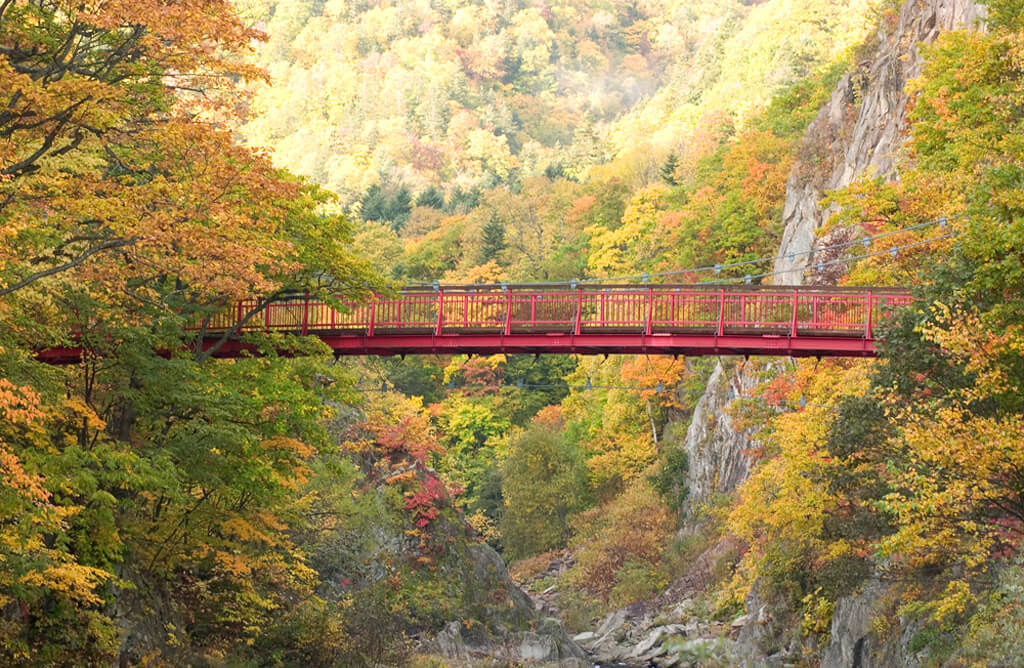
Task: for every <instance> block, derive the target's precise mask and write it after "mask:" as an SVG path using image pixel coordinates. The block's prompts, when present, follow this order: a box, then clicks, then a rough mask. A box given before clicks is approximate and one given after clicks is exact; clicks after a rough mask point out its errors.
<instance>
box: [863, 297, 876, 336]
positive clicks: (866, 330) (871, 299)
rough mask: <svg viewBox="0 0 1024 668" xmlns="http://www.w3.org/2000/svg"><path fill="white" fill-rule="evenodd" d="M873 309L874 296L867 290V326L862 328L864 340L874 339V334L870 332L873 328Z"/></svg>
mask: <svg viewBox="0 0 1024 668" xmlns="http://www.w3.org/2000/svg"><path fill="white" fill-rule="evenodd" d="M874 307H875V296H874V294H872V292H871V290H868V317H867V319H866V321H867V325H866V326H865V328H864V338H866V339H872V338H874V332H872V329H873V327H872V322H871V321H872V311H874Z"/></svg>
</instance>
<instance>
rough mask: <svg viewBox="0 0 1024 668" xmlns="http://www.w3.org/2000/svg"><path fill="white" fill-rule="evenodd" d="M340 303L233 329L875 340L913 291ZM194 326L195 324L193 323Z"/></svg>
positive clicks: (237, 312)
mask: <svg viewBox="0 0 1024 668" xmlns="http://www.w3.org/2000/svg"><path fill="white" fill-rule="evenodd" d="M340 301H341V303H342V304H343V305H344V307H345V308H344V309H343V310H338V309H335V308H334V307H332V306H330V305H328V304H327V303H325V302H323V301H320V300H316V299H309V298H308V297H305V296H302V297H296V298H290V299H282V300H280V301H276V302H273V303H271V304H269V305H267V306H266V307H265V309H264V314H263V317H257V318H251V319H250V320H249V321H248V322H247V323H246V324H245V325H243V326H242V327H241V328H239V329H240V331H243V332H251V331H284V332H294V333H299V334H302V333H339V334H345V333H348V334H361V335H366V336H386V335H388V334H397V333H411V332H420V331H425V333H431V334H433V335H435V336H440V335H443V334H458V333H460V332H474V333H480V332H493V333H496V334H503V335H511V334H513V333H515V332H517V331H519V332H522V331H529V332H537V333H540V332H546V331H547V332H571V333H574V334H581V333H583V332H600V331H608V332H611V331H626V330H636V331H639V332H642V333H644V334H646V335H654V334H658V333H673V332H683V331H685V332H694V333H695V332H705V331H706V332H709V333H715V334H718V335H725V334H727V333H736V332H748V333H752V334H753V333H757V334H779V335H785V336H800V335H801V334H805V333H809V332H813V333H814V334H817V335H823V334H828V335H832V336H854V337H864V338H868V339H870V338H872V337H873V329H874V327H875V326H877V324H878V322H879V321H881V320H884V318H885V317H886V315H887V314H888V313H889V312H890V311H891V310H892V309H893V308H896V307H900V306H905V305H907V304H909V303H910V302H911V301H912V297H911V296H910V295H909V294H908V293H906V292H903V291H897V290H888V289H883V288H861V289H858V290H851V289H849V288H846V289H822V288H803V287H796V288H793V287H775V288H757V289H752V290H737V289H735V288H728V289H727V288H717V287H716V288H714V289H708V288H702V287H698V286H652V287H646V288H638V287H637V286H632V287H622V286H616V287H611V288H593V287H586V288H577V289H575V290H565V289H562V290H537V289H534V288H530V289H527V288H508V289H496V288H491V287H475V288H464V287H462V288H452V287H449V286H444V287H443V288H441V289H439V290H436V291H430V292H425V291H422V290H408V291H404V292H402V293H401V294H400V295H399V296H397V297H392V298H381V297H375V298H373V299H372V300H371V301H370V302H369V303H356V302H347V301H345V300H344V299H341V300H340ZM254 306H255V301H254V300H250V301H248V302H243V303H241V304H238V305H236V306H235V307H232V308H231V309H229V310H225V311H224V312H223V313H221V314H218V315H217V316H214V317H213V318H211V319H210V321H209V322H208V323H207V331H209V332H211V333H216V332H221V331H224V330H226V329H230V328H232V327H234V326H235V325H236V324H237V322H238V321H239V319H240V318H241V315H242V314H243V313H245V312H247V311H249V310H250V309H252V308H253V307H254ZM194 329H198V327H196V328H194Z"/></svg>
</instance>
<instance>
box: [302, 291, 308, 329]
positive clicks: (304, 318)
mask: <svg viewBox="0 0 1024 668" xmlns="http://www.w3.org/2000/svg"><path fill="white" fill-rule="evenodd" d="M308 333H309V290H306V295H305V299H304V301H303V305H302V335H303V336H306V334H308Z"/></svg>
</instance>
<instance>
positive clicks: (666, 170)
mask: <svg viewBox="0 0 1024 668" xmlns="http://www.w3.org/2000/svg"><path fill="white" fill-rule="evenodd" d="M678 167H679V156H678V155H676V152H675V151H672V152H671V153H669V154H668V158H667V159H666V160H665V164H664V165H662V166H661V180H662V181H664V182H665V183H667V184H669V185H670V186H677V185H679V182H678V181H677V180H676V169H677V168H678Z"/></svg>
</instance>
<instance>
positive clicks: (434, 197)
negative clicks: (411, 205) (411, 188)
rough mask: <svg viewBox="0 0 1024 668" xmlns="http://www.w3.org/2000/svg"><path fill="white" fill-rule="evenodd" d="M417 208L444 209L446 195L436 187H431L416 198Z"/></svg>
mask: <svg viewBox="0 0 1024 668" xmlns="http://www.w3.org/2000/svg"><path fill="white" fill-rule="evenodd" d="M416 206H426V207H430V208H431V209H438V210H441V209H444V193H443V192H441V190H440V189H439V188H437V187H435V186H430V187H429V188H427V189H426V190H424V191H423V192H421V193H420V194H419V196H418V197H417V198H416Z"/></svg>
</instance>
